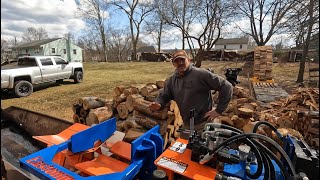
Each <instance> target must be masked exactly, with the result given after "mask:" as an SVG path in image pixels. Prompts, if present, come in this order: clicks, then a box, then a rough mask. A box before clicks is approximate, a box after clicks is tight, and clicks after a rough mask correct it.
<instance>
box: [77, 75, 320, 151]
mask: <svg viewBox="0 0 320 180" xmlns="http://www.w3.org/2000/svg"><path fill="white" fill-rule="evenodd" d="M164 83H165V82H164V81H157V82H156V83H149V84H146V85H145V86H143V87H142V88H140V89H139V88H137V87H134V86H117V87H115V88H114V94H115V95H114V97H113V99H112V100H104V99H102V98H97V97H84V98H79V100H78V102H77V103H75V104H74V105H73V110H74V113H75V114H74V122H80V123H83V124H87V125H92V124H97V123H100V122H102V121H104V120H107V119H110V118H111V117H116V118H117V130H118V131H121V132H124V133H125V134H126V135H125V138H124V141H127V142H131V141H133V140H134V139H136V138H138V137H139V136H140V135H142V134H143V133H145V132H146V131H147V130H148V129H150V128H152V127H154V126H156V125H160V134H161V135H162V137H163V139H164V142H165V147H166V145H167V143H170V142H171V141H173V140H174V139H176V138H178V137H179V136H180V135H179V133H178V132H177V130H178V129H179V127H180V126H181V125H182V124H183V121H182V118H181V115H180V111H179V108H178V106H177V104H176V103H175V102H174V101H171V102H170V103H169V104H168V105H167V106H166V107H165V108H163V109H162V110H160V111H156V112H152V111H150V110H149V109H148V106H149V105H150V103H152V102H153V101H154V100H155V98H156V97H157V95H158V94H159V93H160V92H161V90H162V88H163V86H164ZM218 95H219V93H218V92H217V93H215V94H213V96H212V97H213V100H214V102H215V103H217V102H218ZM258 121H268V122H270V123H271V124H273V125H274V126H275V127H276V128H278V130H279V131H280V132H281V133H283V134H290V135H292V136H294V137H297V138H300V139H304V140H305V141H306V142H307V143H308V144H309V145H310V146H312V147H314V148H317V149H318V148H319V89H310V88H304V89H303V88H299V89H297V90H296V91H293V93H292V94H291V95H290V96H289V97H288V98H286V99H280V100H278V101H275V102H271V103H269V104H268V105H267V106H266V105H265V104H264V105H262V104H260V103H259V102H258V101H256V99H255V98H254V97H252V96H250V92H249V90H248V89H246V88H242V87H238V86H236V87H234V89H233V97H232V100H231V101H230V103H229V105H228V107H227V109H226V110H225V111H224V112H223V113H222V115H221V116H219V117H218V118H216V120H215V122H220V123H223V124H227V125H230V126H233V127H236V128H238V129H240V130H243V131H244V132H246V133H248V132H252V129H253V127H254V125H255V123H257V122H258ZM257 132H258V133H260V134H264V135H267V136H269V137H272V138H273V139H274V140H276V141H278V139H276V137H275V135H274V133H272V131H271V130H270V128H268V127H267V126H264V125H262V126H260V128H259V129H258V131H257Z"/></svg>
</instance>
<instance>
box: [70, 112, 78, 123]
mask: <svg viewBox="0 0 320 180" xmlns="http://www.w3.org/2000/svg"><path fill="white" fill-rule="evenodd" d="M79 118H80V117H79V115H78V114H73V116H72V120H73V122H74V123H79Z"/></svg>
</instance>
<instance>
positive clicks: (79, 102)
mask: <svg viewBox="0 0 320 180" xmlns="http://www.w3.org/2000/svg"><path fill="white" fill-rule="evenodd" d="M89 99H97V97H82V98H79V99H78V104H79V105H80V106H82V105H83V102H84V101H85V100H89Z"/></svg>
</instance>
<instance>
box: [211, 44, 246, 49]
mask: <svg viewBox="0 0 320 180" xmlns="http://www.w3.org/2000/svg"><path fill="white" fill-rule="evenodd" d="M225 45H226V48H224V45H215V47H214V49H226V50H247V49H248V45H247V44H242V49H240V44H225Z"/></svg>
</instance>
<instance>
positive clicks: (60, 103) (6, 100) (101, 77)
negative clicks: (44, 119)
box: [1, 61, 319, 121]
mask: <svg viewBox="0 0 320 180" xmlns="http://www.w3.org/2000/svg"><path fill="white" fill-rule="evenodd" d="M243 64H244V62H241V63H239V62H238V63H236V62H214V61H205V62H203V63H202V68H208V67H211V68H212V69H213V70H214V72H215V73H217V74H220V75H221V76H223V77H225V76H224V75H223V68H225V67H230V68H235V67H241V66H242V65H243ZM317 66H319V65H317ZM84 70H85V72H84V81H83V82H82V83H80V84H74V83H73V81H72V80H65V81H64V82H62V83H60V84H58V83H47V84H42V85H37V86H35V88H34V92H33V93H32V94H31V95H30V96H28V97H23V98H15V97H14V96H13V95H12V94H11V93H9V94H8V93H3V92H2V93H1V108H7V107H9V106H18V107H22V108H26V109H30V110H33V111H37V112H41V113H44V114H48V115H52V116H55V117H58V118H62V119H65V120H69V121H72V116H73V112H72V108H71V107H72V104H73V103H74V102H76V101H77V100H78V98H80V97H86V96H95V97H101V98H106V99H112V97H113V95H114V94H113V89H114V88H115V87H116V86H118V85H136V86H138V87H140V88H141V87H142V86H144V85H145V84H147V83H155V82H156V81H157V80H164V79H165V78H167V77H168V76H169V75H170V74H172V72H173V66H172V64H171V62H126V63H84ZM298 70H299V63H274V66H273V77H274V80H275V81H276V82H277V83H279V85H281V86H283V87H284V88H285V89H288V88H290V87H292V86H296V84H295V81H296V79H297V75H298ZM240 75H241V74H240ZM306 78H307V73H306V74H305V79H306ZM239 79H240V80H241V81H246V80H247V76H246V75H245V76H243V77H239Z"/></svg>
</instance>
